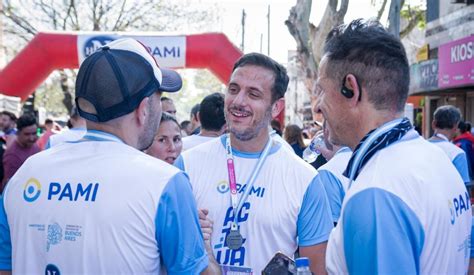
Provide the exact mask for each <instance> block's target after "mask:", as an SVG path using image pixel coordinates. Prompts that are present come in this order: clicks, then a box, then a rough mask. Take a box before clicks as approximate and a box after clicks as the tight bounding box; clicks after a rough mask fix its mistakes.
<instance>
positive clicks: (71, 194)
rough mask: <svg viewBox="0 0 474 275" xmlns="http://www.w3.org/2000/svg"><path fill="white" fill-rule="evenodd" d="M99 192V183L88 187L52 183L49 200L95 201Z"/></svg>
mask: <svg viewBox="0 0 474 275" xmlns="http://www.w3.org/2000/svg"><path fill="white" fill-rule="evenodd" d="M98 191H99V183H89V184H87V185H85V184H82V183H78V184H71V183H69V182H68V183H66V184H61V183H59V182H51V183H50V184H49V190H48V200H53V199H57V200H58V201H62V200H67V201H78V200H80V201H91V202H93V201H95V199H96V197H97V192H98Z"/></svg>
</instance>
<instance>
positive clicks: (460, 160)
mask: <svg viewBox="0 0 474 275" xmlns="http://www.w3.org/2000/svg"><path fill="white" fill-rule="evenodd" d="M453 164H454V167H456V169H457V170H458V172H459V174H460V175H461V178H462V180H463V181H464V183H465V184H468V183H470V182H471V177H470V176H469V164H468V162H467V157H466V153H464V152H461V153H460V154H459V155H457V156H456V157H455V158H454V159H453Z"/></svg>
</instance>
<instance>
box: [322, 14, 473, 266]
mask: <svg viewBox="0 0 474 275" xmlns="http://www.w3.org/2000/svg"><path fill="white" fill-rule="evenodd" d="M409 80H410V73H409V66H408V60H407V57H406V53H405V49H404V47H403V45H402V43H401V42H400V40H399V39H398V38H397V37H395V36H393V35H392V34H390V33H388V32H387V31H386V30H385V29H384V28H383V27H382V25H381V24H380V23H379V22H376V21H365V20H361V19H358V20H354V21H352V22H351V23H349V24H347V25H341V26H338V27H335V28H334V29H333V30H332V31H331V32H330V33H329V35H328V37H327V38H326V44H325V46H324V51H323V58H322V60H321V63H320V68H319V74H318V79H317V82H316V85H315V90H314V93H316V96H317V102H316V104H315V110H314V111H316V112H319V113H322V115H323V116H324V118H325V119H326V123H327V127H328V129H329V132H330V133H331V135H330V137H329V141H330V142H331V143H334V144H341V145H346V146H348V147H350V148H351V149H352V150H353V152H354V153H353V154H352V157H351V158H350V160H349V163H348V165H347V168H346V170H345V172H344V174H345V175H346V176H347V177H348V178H349V187H348V190H347V192H346V194H345V197H344V201H343V203H342V208H341V214H340V215H341V216H340V219H339V222H338V224H337V226H336V228H335V229H334V230H333V232H332V233H331V236H330V238H329V242H328V247H327V252H326V266H327V270H328V272H329V273H331V274H346V273H360V274H389V273H394V274H419V273H425V274H463V273H466V271H467V267H468V263H469V242H470V239H469V237H470V232H471V210H470V199H469V195H468V193H467V192H466V188H465V187H464V183H463V180H462V178H461V176H460V175H459V173H458V172H457V170H456V168H455V167H454V166H453V165H452V163H451V161H450V160H449V159H448V157H447V156H446V154H445V153H444V152H443V151H441V150H439V149H438V148H436V147H435V145H433V144H430V143H429V142H428V141H426V140H425V139H423V138H422V137H420V136H419V135H418V133H417V132H416V131H415V130H414V129H413V126H412V125H411V123H410V121H409V120H408V119H407V118H404V116H403V114H404V107H405V102H406V99H407V96H408V87H409V82H410V81H409Z"/></svg>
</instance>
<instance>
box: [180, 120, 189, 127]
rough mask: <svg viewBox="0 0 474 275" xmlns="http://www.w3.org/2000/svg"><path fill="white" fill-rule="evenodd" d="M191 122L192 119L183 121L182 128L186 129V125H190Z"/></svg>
mask: <svg viewBox="0 0 474 275" xmlns="http://www.w3.org/2000/svg"><path fill="white" fill-rule="evenodd" d="M189 124H191V121H189V120H183V121H181V123H180V126H181V129H186V127H188V125H189Z"/></svg>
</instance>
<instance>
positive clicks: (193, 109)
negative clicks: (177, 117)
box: [191, 103, 201, 117]
mask: <svg viewBox="0 0 474 275" xmlns="http://www.w3.org/2000/svg"><path fill="white" fill-rule="evenodd" d="M200 108H201V104H199V103H198V104H196V105H194V106H193V108H191V117H193V116H197V113H199V109H200Z"/></svg>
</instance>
